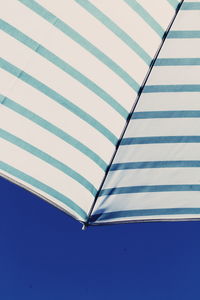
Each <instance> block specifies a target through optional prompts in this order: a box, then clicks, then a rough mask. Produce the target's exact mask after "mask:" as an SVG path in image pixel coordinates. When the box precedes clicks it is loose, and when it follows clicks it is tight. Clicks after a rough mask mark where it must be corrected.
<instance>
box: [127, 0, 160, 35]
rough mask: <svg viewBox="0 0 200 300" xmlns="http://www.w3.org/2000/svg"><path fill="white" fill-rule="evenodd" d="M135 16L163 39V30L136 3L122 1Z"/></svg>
mask: <svg viewBox="0 0 200 300" xmlns="http://www.w3.org/2000/svg"><path fill="white" fill-rule="evenodd" d="M124 1H125V2H126V3H127V4H128V5H129V6H130V7H131V8H132V9H133V10H134V11H136V12H137V14H138V15H139V16H140V17H141V18H142V19H143V20H144V21H145V22H146V23H147V24H148V25H149V26H150V27H151V28H152V29H153V30H154V31H155V32H156V33H157V34H158V35H159V36H160V37H163V34H164V29H163V28H162V27H161V26H160V24H159V23H158V22H157V21H156V20H155V19H154V18H153V17H152V16H151V15H150V14H149V13H148V11H147V10H146V9H144V7H143V6H142V5H140V4H139V3H138V2H137V1H132V0H124Z"/></svg>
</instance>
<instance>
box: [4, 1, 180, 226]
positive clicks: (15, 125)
mask: <svg viewBox="0 0 200 300" xmlns="http://www.w3.org/2000/svg"><path fill="white" fill-rule="evenodd" d="M179 3H180V1H176V0H168V1H167V0H162V1H161V0H157V1H153V3H152V2H151V1H149V0H140V1H129V0H110V1H107V0H106V1H97V0H95V1H87V0H82V1H81V0H68V1H64V0H59V1H49V0H38V1H34V0H7V1H3V3H2V9H1V13H2V20H1V24H0V25H1V29H2V33H1V37H2V42H1V53H2V55H1V56H2V59H1V67H2V70H1V93H2V96H1V104H2V105H1V127H2V130H1V138H2V146H1V158H2V161H3V162H2V163H1V170H2V175H3V176H4V177H6V178H8V179H9V180H12V181H13V182H15V183H17V184H19V185H21V186H23V187H24V188H26V189H29V190H30V191H32V192H34V193H36V194H38V195H39V196H40V197H42V198H44V199H45V200H47V201H49V202H50V203H52V204H54V205H56V206H58V207H59V208H60V209H63V210H64V211H65V212H67V213H69V214H70V215H72V216H74V217H75V218H76V219H78V220H79V221H81V222H85V221H86V220H87V219H88V214H89V212H90V210H91V208H92V207H93V203H94V199H95V197H96V196H97V193H98V190H99V188H100V186H101V184H102V181H103V180H104V177H105V174H106V172H107V168H108V166H109V165H110V162H111V160H112V157H113V155H114V153H115V149H116V145H117V144H118V141H119V139H120V137H121V134H122V132H123V130H124V127H125V126H126V123H127V119H128V116H129V113H130V112H131V109H132V107H133V105H134V102H135V101H136V99H137V97H138V92H139V91H140V88H141V86H142V85H143V82H144V80H145V77H146V75H147V73H148V71H149V68H150V66H151V64H152V61H153V58H154V56H155V54H156V52H157V51H158V49H159V47H160V45H161V42H162V40H163V38H164V37H165V32H166V30H167V28H168V26H169V25H170V23H171V22H172V20H173V18H174V16H175V14H176V10H177V8H178V5H179ZM163 69H164V68H163ZM141 103H142V102H141ZM120 151H121V150H120ZM109 176H110V175H109ZM97 212H98V209H97Z"/></svg>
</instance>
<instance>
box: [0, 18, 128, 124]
mask: <svg viewBox="0 0 200 300" xmlns="http://www.w3.org/2000/svg"><path fill="white" fill-rule="evenodd" d="M0 25H1V26H2V29H4V30H5V31H6V32H7V33H9V34H11V35H12V36H13V37H15V38H17V39H18V41H20V42H21V43H23V44H24V45H26V46H27V47H29V48H30V49H32V50H34V51H35V52H37V53H38V54H39V55H41V56H42V57H44V58H45V59H47V60H48V61H50V62H51V63H53V64H54V65H56V66H57V67H58V68H60V69H61V70H63V71H64V72H65V73H67V74H69V75H70V76H71V77H73V78H74V79H76V80H77V81H78V82H79V83H80V84H82V85H83V86H85V87H87V88H88V89H89V90H90V91H92V92H93V93H94V94H96V95H97V96H98V97H100V98H101V99H102V100H104V101H105V102H106V103H107V104H108V105H109V106H111V107H112V108H113V109H114V110H115V111H117V112H118V113H119V114H120V115H121V116H122V117H123V118H124V119H126V118H127V116H128V111H127V110H126V109H125V108H124V107H123V106H121V104H119V103H118V102H117V101H116V100H115V99H114V98H113V97H112V96H110V95H109V94H108V93H107V92H106V91H104V90H103V89H102V88H101V87H99V86H98V85H97V84H96V83H95V82H93V81H91V80H90V79H89V78H87V77H86V76H85V75H83V74H82V73H80V72H79V71H77V70H76V69H74V68H73V67H72V66H70V65H69V64H68V63H66V62H65V61H64V60H62V59H60V58H59V57H58V56H56V55H55V54H53V53H52V52H51V51H49V50H48V49H46V48H45V47H43V46H42V45H40V44H38V43H37V42H35V41H33V40H32V39H30V38H29V37H28V36H26V35H24V34H23V33H22V32H20V31H18V30H16V29H15V28H14V27H12V26H10V25H9V24H8V23H5V22H3V21H2V22H1V23H0Z"/></svg>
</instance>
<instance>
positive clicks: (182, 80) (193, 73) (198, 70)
mask: <svg viewBox="0 0 200 300" xmlns="http://www.w3.org/2000/svg"><path fill="white" fill-rule="evenodd" d="M199 56H200V53H199ZM199 78H200V66H195V67H194V66H178V67H174V66H166V67H164V68H163V67H156V68H155V69H154V72H152V73H151V85H154V84H155V85H157V84H158V85H162V84H164V85H167V84H169V85H175V84H199Z"/></svg>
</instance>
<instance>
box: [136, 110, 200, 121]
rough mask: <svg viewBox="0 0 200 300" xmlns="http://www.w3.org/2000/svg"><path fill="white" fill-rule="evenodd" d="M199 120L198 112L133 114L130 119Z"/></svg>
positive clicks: (199, 111)
mask: <svg viewBox="0 0 200 300" xmlns="http://www.w3.org/2000/svg"><path fill="white" fill-rule="evenodd" d="M160 118H200V110H174V111H173V110H171V111H144V112H134V113H133V115H132V119H160Z"/></svg>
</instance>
